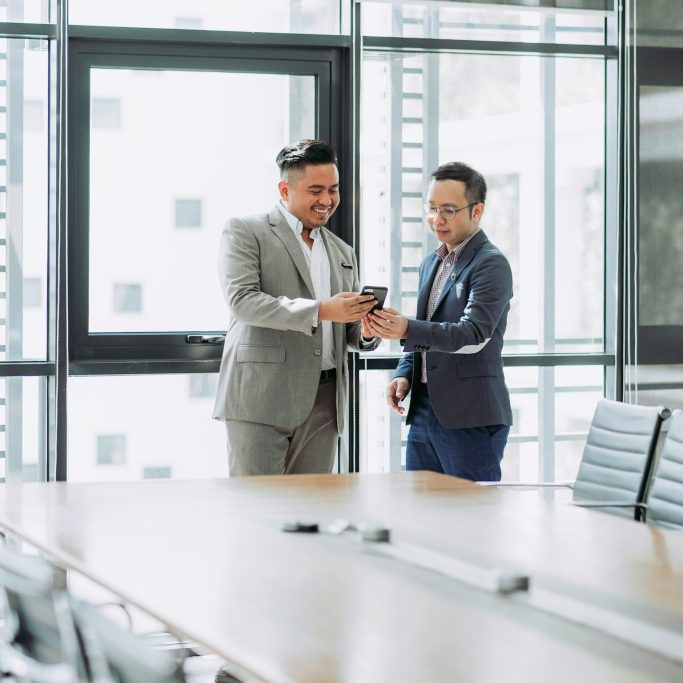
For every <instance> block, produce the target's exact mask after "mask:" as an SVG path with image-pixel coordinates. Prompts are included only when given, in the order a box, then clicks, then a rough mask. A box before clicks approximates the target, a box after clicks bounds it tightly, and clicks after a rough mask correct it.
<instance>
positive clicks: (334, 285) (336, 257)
mask: <svg viewBox="0 0 683 683" xmlns="http://www.w3.org/2000/svg"><path fill="white" fill-rule="evenodd" d="M320 235H321V236H322V238H323V244H324V245H325V253H326V254H327V260H328V262H329V264H330V292H331V293H332V296H334V295H335V294H338V293H339V292H341V291H342V280H341V271H340V268H341V264H342V261H343V257H342V255H341V254H340V253H339V251H338V250H337V247H336V246H335V244H334V243H333V242H332V240H331V239H329V238H328V235H327V228H322V229H321V230H320Z"/></svg>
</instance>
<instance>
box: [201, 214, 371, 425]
mask: <svg viewBox="0 0 683 683" xmlns="http://www.w3.org/2000/svg"><path fill="white" fill-rule="evenodd" d="M322 238H323V240H324V242H325V249H326V251H327V256H328V258H329V261H330V284H331V290H332V294H333V295H334V294H337V293H338V292H357V291H359V290H360V285H359V282H358V267H357V265H356V257H355V254H354V252H353V249H351V247H350V246H349V245H348V244H346V243H345V242H344V241H342V240H341V239H339V237H337V236H336V235H334V234H333V233H331V232H330V231H329V230H328V229H327V228H323V229H322ZM218 271H219V275H220V281H221V288H222V290H223V295H224V296H225V300H226V301H227V304H228V307H229V309H230V314H231V316H232V319H231V321H230V327H229V328H228V331H227V333H226V336H225V346H224V349H223V358H222V361H221V369H220V373H219V376H218V391H217V395H216V403H215V407H214V413H213V416H214V418H216V419H219V420H228V419H234V420H244V421H247V422H258V423H261V424H268V425H273V426H275V427H281V428H283V429H293V428H294V427H296V426H298V425H300V424H301V423H302V422H303V421H304V420H305V419H306V418H307V417H308V415H309V413H310V412H311V409H312V407H313V402H314V401H315V396H316V392H317V390H318V384H319V381H320V370H321V367H322V325H321V326H319V327H317V328H313V327H312V321H313V319H314V314H315V310H316V308H317V302H316V300H315V293H314V290H313V283H312V281H311V276H310V273H309V270H308V267H307V265H306V259H305V257H304V254H303V253H302V251H301V247H300V245H299V243H298V242H297V239H296V236H295V235H294V232H293V230H292V228H291V227H290V226H289V225H288V224H287V221H286V220H285V218H284V216H283V215H282V212H281V211H280V210H279V208H278V207H277V206H275V207H273V209H272V210H271V211H270V213H268V214H261V215H258V216H251V217H248V218H232V219H230V220H229V221H228V223H227V224H226V226H225V228H224V229H223V233H222V236H221V243H220V254H219V259H218ZM332 329H333V335H334V354H335V362H336V370H337V427H338V430H339V432H340V433H341V431H342V429H343V427H344V406H345V402H346V390H347V377H348V368H347V348H348V347H350V348H352V349H356V350H357V349H358V345H359V341H360V337H361V325H360V323H359V322H358V323H350V324H346V325H344V324H339V323H333V325H332Z"/></svg>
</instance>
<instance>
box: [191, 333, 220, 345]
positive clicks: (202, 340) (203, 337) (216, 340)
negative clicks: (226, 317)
mask: <svg viewBox="0 0 683 683" xmlns="http://www.w3.org/2000/svg"><path fill="white" fill-rule="evenodd" d="M185 341H186V342H187V343H188V344H222V343H223V342H224V341H225V335H224V334H188V335H187V336H186V337H185Z"/></svg>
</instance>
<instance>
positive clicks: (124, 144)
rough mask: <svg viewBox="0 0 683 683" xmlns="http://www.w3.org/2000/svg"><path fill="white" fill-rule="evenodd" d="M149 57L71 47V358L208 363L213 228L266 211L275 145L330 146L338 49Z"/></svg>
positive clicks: (214, 305) (139, 49)
mask: <svg viewBox="0 0 683 683" xmlns="http://www.w3.org/2000/svg"><path fill="white" fill-rule="evenodd" d="M150 52H151V53H152V54H145V48H144V47H143V46H142V44H135V43H120V44H119V43H117V44H111V43H110V44H107V43H104V42H103V43H97V42H95V43H93V41H89V40H82V41H73V42H72V51H71V53H72V54H71V61H72V65H73V66H72V68H73V71H74V74H76V75H75V76H74V79H73V81H72V85H71V87H72V89H73V90H74V91H76V92H77V93H78V95H74V96H73V97H72V99H71V103H72V110H71V116H72V118H71V122H72V129H71V130H72V133H73V140H74V147H75V153H74V157H73V158H74V160H75V163H74V165H73V167H72V168H73V169H74V172H75V173H76V176H75V177H77V179H78V180H77V182H74V183H73V184H72V185H71V202H70V207H71V221H70V230H71V231H72V237H71V239H72V240H73V244H74V247H73V250H72V262H71V268H72V270H73V272H74V276H73V277H72V279H71V299H70V300H71V302H72V303H73V305H74V311H73V313H72V315H71V317H70V322H71V333H72V338H73V340H74V341H73V344H72V346H71V355H72V359H74V360H81V361H91V360H94V361H100V360H104V361H111V360H118V359H136V360H137V359H144V360H159V359H168V360H174V361H178V360H180V361H183V360H188V359H192V360H200V359H204V360H209V359H215V360H217V359H218V358H219V357H220V352H221V348H220V343H212V344H206V343H199V342H198V343H194V342H195V340H196V339H202V338H204V337H210V338H211V339H212V340H214V341H216V340H217V341H218V342H220V339H219V336H220V335H221V334H222V333H224V332H225V330H226V328H227V326H228V324H229V317H228V311H227V309H226V306H225V302H224V300H223V297H222V296H221V292H220V287H219V283H218V277H217V271H216V259H217V252H218V245H219V239H220V232H221V229H222V227H223V225H224V224H225V221H226V220H227V219H228V218H229V217H231V216H240V215H251V214H256V213H259V212H265V211H268V210H269V209H270V208H271V207H272V206H273V205H274V204H275V202H276V201H277V199H278V193H277V182H278V180H279V177H278V171H277V166H276V164H275V157H276V155H277V152H278V151H279V150H280V149H281V148H282V147H283V146H284V145H285V144H287V143H288V142H290V141H291V140H297V139H301V138H310V137H315V136H316V135H318V136H322V137H326V138H328V139H332V141H333V142H334V138H335V137H337V138H338V139H341V132H340V133H336V132H335V131H337V130H338V131H341V119H340V118H338V116H337V112H338V111H339V109H338V104H339V102H340V101H341V97H342V94H343V92H342V91H341V90H340V89H339V88H336V90H335V91H334V92H333V91H332V84H333V83H335V84H339V83H341V81H340V77H341V73H340V70H341V67H340V52H339V50H328V49H322V50H319V49H316V48H310V49H309V50H307V51H304V50H302V49H300V48H291V47H282V48H273V47H262V48H260V49H253V48H243V47H235V46H231V47H222V46H219V47H217V46H204V47H197V46H196V45H195V44H194V43H192V42H190V43H189V44H183V43H181V44H177V45H176V44H174V45H166V44H160V45H155V46H154V49H153V50H151V51H150ZM236 94H240V97H238V98H237V99H236ZM105 104H106V106H105ZM333 112H334V114H333ZM333 118H334V122H335V123H334V126H333V124H332V120H333ZM85 122H88V124H89V125H84V123H85ZM76 169H77V172H76ZM342 215H343V214H342V212H340V213H339V216H342ZM339 216H336V217H335V219H334V221H333V223H334V225H333V226H332V227H333V229H336V230H338V225H337V224H336V221H340V220H343V218H340V217H339ZM112 293H113V294H112ZM112 299H113V301H114V306H112ZM197 332H201V333H205V334H204V337H202V335H198V334H197Z"/></svg>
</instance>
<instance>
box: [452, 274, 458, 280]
mask: <svg viewBox="0 0 683 683" xmlns="http://www.w3.org/2000/svg"><path fill="white" fill-rule="evenodd" d="M456 278H457V275H456V274H455V273H453V275H451V280H453V282H455V280H456Z"/></svg>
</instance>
